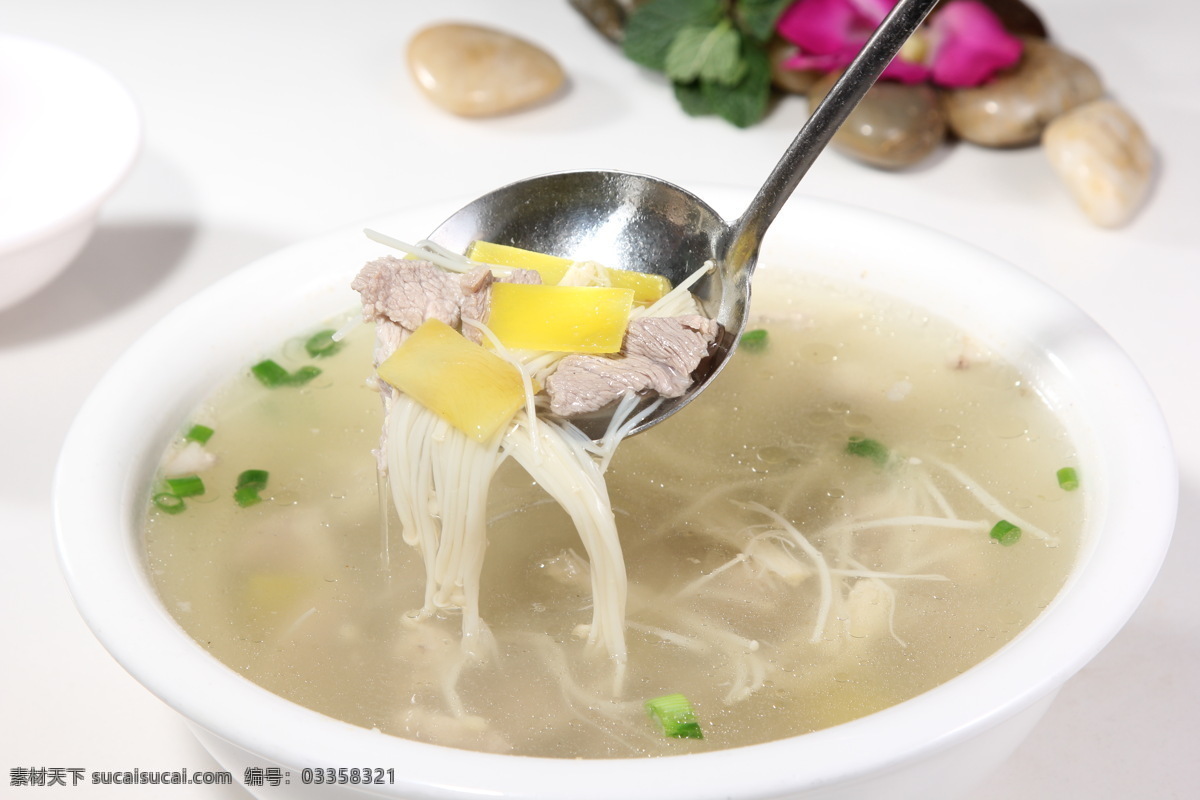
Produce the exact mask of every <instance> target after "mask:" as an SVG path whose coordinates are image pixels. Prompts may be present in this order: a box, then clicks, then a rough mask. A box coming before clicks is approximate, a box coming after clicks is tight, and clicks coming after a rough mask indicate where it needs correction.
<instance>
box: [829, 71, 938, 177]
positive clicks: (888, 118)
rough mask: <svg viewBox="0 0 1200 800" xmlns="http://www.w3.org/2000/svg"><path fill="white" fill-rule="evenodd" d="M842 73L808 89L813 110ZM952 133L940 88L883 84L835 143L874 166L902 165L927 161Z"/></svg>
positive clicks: (867, 98) (857, 109)
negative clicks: (941, 99)
mask: <svg viewBox="0 0 1200 800" xmlns="http://www.w3.org/2000/svg"><path fill="white" fill-rule="evenodd" d="M839 77H841V73H840V72H831V73H829V74H828V75H826V76H824V77H822V78H821V79H820V80H818V81H817V82H816V83H815V84H814V85H813V87H812V88H811V89H810V90H809V92H808V106H809V110H810V111H812V110H815V109H816V107H817V105H818V104H819V103H820V102H821V101H822V100H823V99H824V98H825V95H826V94H828V93H829V90H830V89H832V88H833V84H834V83H835V82H836V81H837V79H838V78H839ZM945 138H946V117H945V115H944V114H943V113H942V108H941V103H940V101H939V98H938V93H937V91H936V90H935V89H934V88H933V87H932V86H930V85H928V84H925V83H914V84H903V83H892V82H887V83H877V84H875V85H874V86H872V87H871V88H870V89H869V90H868V91H867V94H866V96H865V97H863V99H862V100H861V101H860V102H859V104H858V105H857V106H856V107H855V109H854V110H853V111H851V112H850V116H849V117H847V118H846V121H845V122H844V123H842V127H841V128H839V129H838V132H837V133H836V134H834V136H833V141H832V145H833V147H834V148H835V149H836V150H837V151H838V152H840V153H843V154H845V155H848V156H850V157H851V158H856V159H858V160H859V161H863V162H865V163H867V164H870V165H871V166H874V167H882V168H884V169H899V168H902V167H909V166H912V165H913V164H917V163H920V162H921V161H923V160H925V158H926V157H927V156H929V154H930V153H932V152H933V151H934V150H936V149H937V148H938V147H939V146H940V145H941V144H942V141H943V140H944V139H945Z"/></svg>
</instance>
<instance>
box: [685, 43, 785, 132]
mask: <svg viewBox="0 0 1200 800" xmlns="http://www.w3.org/2000/svg"><path fill="white" fill-rule="evenodd" d="M743 61H744V62H745V65H746V72H745V74H744V75H743V76H742V79H741V80H740V81H738V82H737V83H735V84H733V85H732V86H727V85H725V84H722V83H717V82H716V81H702V82H701V88H702V90H703V91H704V94H705V97H706V98H707V99H708V102H709V104H710V105H711V106H712V109H713V111H714V113H716V114H717V115H719V116H720V117H722V118H723V119H725V120H728V121H729V122H732V123H733V124H734V125H736V126H738V127H739V128H747V127H749V126H751V125H753V124H754V123H756V122H758V121H759V120H760V119H762V118H763V116H764V115H765V114H766V113H767V103H768V101H769V100H770V97H771V62H770V59H769V58H768V57H767V51H766V49H765V48H762V47H747V48H745V52H744V53H743Z"/></svg>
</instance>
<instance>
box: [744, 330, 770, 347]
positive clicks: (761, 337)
mask: <svg viewBox="0 0 1200 800" xmlns="http://www.w3.org/2000/svg"><path fill="white" fill-rule="evenodd" d="M741 345H742V347H744V348H746V349H747V350H750V351H752V352H757V351H759V350H762V349H763V348H764V347H766V346H767V329H766V328H755V329H754V330H752V331H746V332H745V333H743V334H742V338H741Z"/></svg>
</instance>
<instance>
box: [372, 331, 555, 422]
mask: <svg viewBox="0 0 1200 800" xmlns="http://www.w3.org/2000/svg"><path fill="white" fill-rule="evenodd" d="M379 377H381V378H383V379H384V380H385V381H387V382H388V383H390V384H391V385H392V386H395V387H396V388H397V389H399V390H400V391H402V392H404V393H405V394H407V395H409V396H410V397H412V398H413V399H414V400H416V401H417V402H418V403H420V404H421V405H423V406H425V407H426V408H428V409H429V410H430V411H432V412H433V413H435V414H437V415H438V416H439V417H441V418H442V419H444V420H446V421H447V422H449V423H450V424H451V425H453V426H454V427H456V428H458V429H459V430H460V431H462V432H463V433H465V434H467V435H468V436H470V437H472V438H474V439H477V440H478V441H480V442H486V441H488V440H489V439H491V438H492V436H493V435H495V433H496V431H498V430H499V429H500V428H501V427H502V426H504V425H505V424H507V423H508V421H509V420H510V419H512V417H513V414H515V413H516V412H517V409H518V408H520V407H521V406H522V405H523V404H524V402H525V388H524V385H523V384H522V381H521V373H520V371H519V370H518V369H517V368H516V367H515V366H514V365H513V364H511V363H509V362H508V361H505V360H504V359H503V358H501V357H500V356H498V355H496V354H495V353H493V352H491V351H490V350H485V349H484V348H482V347H480V346H479V345H477V344H475V343H474V342H471V341H469V340H467V339H466V338H465V337H464V336H463V335H462V334H461V333H459V332H458V331H456V330H454V329H453V328H451V327H450V326H449V325H447V324H446V323H444V322H442V321H441V320H437V319H428V320H426V321H425V322H424V323H422V324H421V327H419V328H417V329H416V330H415V331H414V332H413V333H412V335H411V336H409V337H408V338H407V339H405V340H404V342H403V344H401V345H400V346H399V347H397V348H396V352H394V353H392V354H391V355H390V356H388V358H387V360H386V361H384V362H383V363H382V364H380V365H379ZM534 391H535V392H536V391H538V387H537V386H536V384H535V386H534Z"/></svg>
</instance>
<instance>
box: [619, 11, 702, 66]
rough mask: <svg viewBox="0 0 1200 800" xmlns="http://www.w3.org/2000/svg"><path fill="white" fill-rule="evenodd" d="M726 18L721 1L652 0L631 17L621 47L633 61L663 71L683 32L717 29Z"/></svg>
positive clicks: (626, 25)
mask: <svg viewBox="0 0 1200 800" xmlns="http://www.w3.org/2000/svg"><path fill="white" fill-rule="evenodd" d="M723 15H724V12H723V7H722V2H721V0H651V2H649V3H646V4H645V5H642V6H640V7H639V8H638V9H637V10H636V11H634V12H633V13H632V14H631V15H630V16H629V20H628V21H627V22H626V24H625V41H624V42H623V43H622V45H621V47H622V49H623V51H624V52H625V55H626V56H627V57H628V58H629V59H630V60H632V61H635V62H637V63H638V64H641V65H642V66H643V67H649V68H650V69H655V70H658V71H660V72H662V71H664V70H665V68H666V61H667V51H668V50H669V49H670V48H671V45H672V43H673V42H674V41H675V37H676V36H677V35H678V34H679V32H680V31H682V30H683V29H684V28H687V27H706V26H708V27H711V26H714V25H716V24H717V23H718V22H720V21H721V19H722V17H723Z"/></svg>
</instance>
